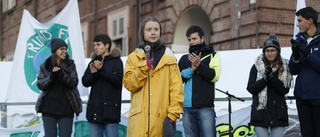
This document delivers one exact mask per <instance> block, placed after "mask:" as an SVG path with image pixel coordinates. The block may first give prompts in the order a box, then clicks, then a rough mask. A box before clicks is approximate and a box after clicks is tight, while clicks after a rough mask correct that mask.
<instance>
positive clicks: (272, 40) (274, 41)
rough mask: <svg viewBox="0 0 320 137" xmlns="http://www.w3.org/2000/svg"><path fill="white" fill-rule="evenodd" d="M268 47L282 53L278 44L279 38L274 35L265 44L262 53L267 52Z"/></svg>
mask: <svg viewBox="0 0 320 137" xmlns="http://www.w3.org/2000/svg"><path fill="white" fill-rule="evenodd" d="M268 47H275V48H276V49H277V50H278V51H279V52H281V49H280V44H279V42H278V39H277V36H276V34H274V33H271V34H270V35H269V38H268V39H267V40H266V41H265V42H264V45H263V49H262V52H263V53H264V51H265V50H266V48H268Z"/></svg>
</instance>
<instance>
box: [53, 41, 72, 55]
mask: <svg viewBox="0 0 320 137" xmlns="http://www.w3.org/2000/svg"><path fill="white" fill-rule="evenodd" d="M64 46H65V47H67V48H68V45H67V43H66V42H65V41H64V40H62V39H58V38H53V39H52V40H51V42H50V48H51V53H54V52H55V51H56V50H57V49H58V48H61V47H64Z"/></svg>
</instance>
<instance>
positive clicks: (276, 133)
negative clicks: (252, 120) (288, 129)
mask: <svg viewBox="0 0 320 137" xmlns="http://www.w3.org/2000/svg"><path fill="white" fill-rule="evenodd" d="M269 130H270V131H269ZM254 132H255V134H256V135H257V137H283V136H284V135H283V132H284V127H272V128H265V127H257V126H255V127H254ZM269 133H270V135H269Z"/></svg>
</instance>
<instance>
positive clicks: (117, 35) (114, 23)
mask: <svg viewBox="0 0 320 137" xmlns="http://www.w3.org/2000/svg"><path fill="white" fill-rule="evenodd" d="M128 22H129V7H128V6H125V7H123V8H120V9H118V10H115V11H112V12H110V13H109V14H108V34H109V35H110V37H111V40H112V45H114V46H112V47H116V48H119V49H121V53H122V56H126V55H128V32H127V31H128V30H127V27H128Z"/></svg>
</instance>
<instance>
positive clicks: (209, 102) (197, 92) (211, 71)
mask: <svg viewBox="0 0 320 137" xmlns="http://www.w3.org/2000/svg"><path fill="white" fill-rule="evenodd" d="M210 54H212V57H211V56H210ZM207 55H209V56H207ZM206 56H207V57H206ZM204 57H205V58H204ZM201 59H202V61H201V63H200V65H199V66H198V68H197V70H196V72H195V73H194V74H193V76H192V108H203V107H214V98H215V82H217V81H218V79H219V77H220V67H221V66H220V56H219V54H218V53H216V52H215V51H214V50H213V48H212V47H211V46H208V45H204V48H202V49H201ZM210 63H213V64H214V65H212V64H210ZM178 65H179V69H180V71H182V70H184V69H187V68H190V67H191V62H190V61H189V59H188V54H186V55H183V56H182V57H181V58H180V60H179V63H178ZM182 80H183V82H184V83H185V82H187V81H188V80H189V79H188V78H184V77H182Z"/></svg>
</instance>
